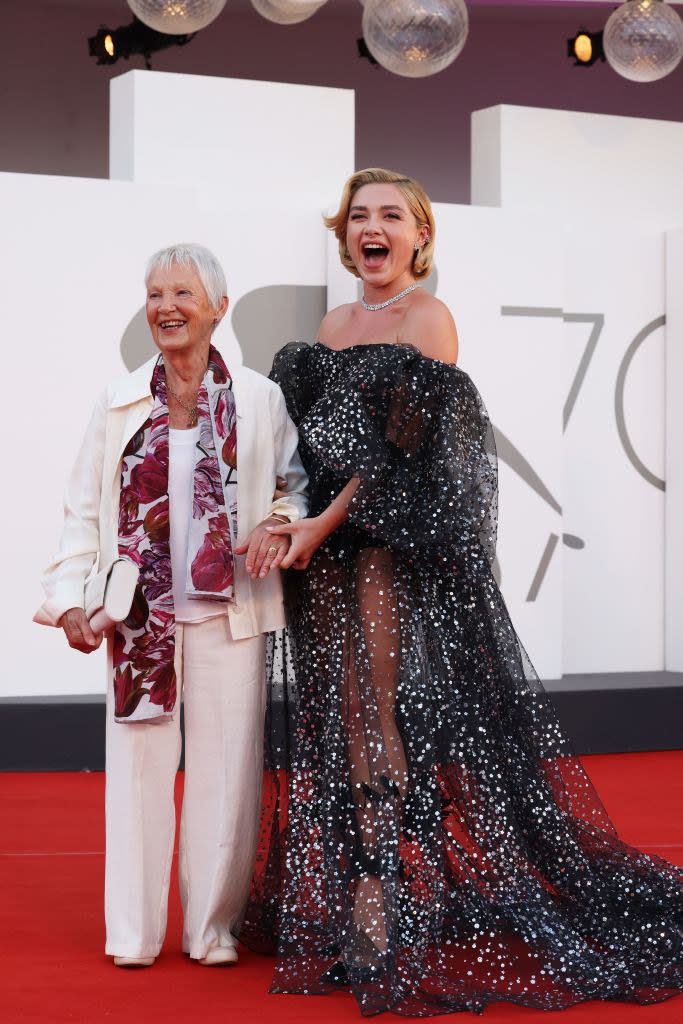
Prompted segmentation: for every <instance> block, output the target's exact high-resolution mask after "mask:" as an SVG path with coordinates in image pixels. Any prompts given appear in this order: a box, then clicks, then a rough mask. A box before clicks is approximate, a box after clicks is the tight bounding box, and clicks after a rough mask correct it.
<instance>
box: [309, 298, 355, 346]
mask: <svg viewBox="0 0 683 1024" xmlns="http://www.w3.org/2000/svg"><path fill="white" fill-rule="evenodd" d="M355 305H357V304H356V303H354V302H347V303H345V304H344V305H343V306H337V307H336V309H331V310H330V312H329V313H326V314H325V316H324V317H323V319H322V322H321V324H320V330H319V331H318V341H321V342H322V343H323V345H329V347H330V348H335V347H336V344H335V342H336V339H337V337H339V335H341V334H344V333H345V331H346V328H347V327H348V324H349V321H350V319H351V315H352V311H353V307H354V306H355Z"/></svg>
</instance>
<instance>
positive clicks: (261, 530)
mask: <svg viewBox="0 0 683 1024" xmlns="http://www.w3.org/2000/svg"><path fill="white" fill-rule="evenodd" d="M276 494H277V491H276ZM280 524H281V520H280V519H277V518H273V517H272V516H269V517H268V518H267V519H264V520H263V522H262V523H259V524H258V526H256V527H254V529H253V530H252V531H251V533H250V534H249V536H248V537H247V539H246V540H245V541H244V543H243V544H240V546H239V547H236V548H235V554H236V555H244V554H246V556H247V558H246V570H247V572H248V573H249V575H250V576H251V578H252V579H253V580H257V579H265V577H266V576H267V575H268V573H269V572H270V570H271V569H277V568H279V567H280V566H281V565H282V559H283V558H284V557H285V555H286V554H287V550H288V548H289V539H288V538H287V537H286V536H285V537H272V536H271V535H270V533H269V532H268V530H269V529H270V528H271V527H272V526H279V525H280ZM282 525H286V524H282Z"/></svg>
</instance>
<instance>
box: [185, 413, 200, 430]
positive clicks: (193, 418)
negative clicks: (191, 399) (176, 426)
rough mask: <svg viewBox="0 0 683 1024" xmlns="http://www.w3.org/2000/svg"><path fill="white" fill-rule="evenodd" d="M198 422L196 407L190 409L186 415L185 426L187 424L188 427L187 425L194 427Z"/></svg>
mask: <svg viewBox="0 0 683 1024" xmlns="http://www.w3.org/2000/svg"><path fill="white" fill-rule="evenodd" d="M198 422H199V417H198V415H197V410H196V409H190V410H189V411H188V417H187V426H188V428H189V427H196V426H197V423H198Z"/></svg>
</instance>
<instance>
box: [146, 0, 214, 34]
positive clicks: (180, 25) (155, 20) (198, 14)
mask: <svg viewBox="0 0 683 1024" xmlns="http://www.w3.org/2000/svg"><path fill="white" fill-rule="evenodd" d="M225 2H226V0H128V6H129V7H130V9H131V11H132V12H133V14H134V15H135V16H136V17H137V18H139V19H140V21H144V23H145V25H148V26H149V28H153V29H155V30H156V31H157V32H165V33H166V34H167V35H171V36H181V35H185V34H186V33H188V32H198V31H199V29H201V28H206V26H207V25H209V24H211V22H212V21H213V20H214V18H217V17H218V15H219V14H220V13H221V11H222V10H223V8H224V7H225Z"/></svg>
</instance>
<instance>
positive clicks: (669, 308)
mask: <svg viewBox="0 0 683 1024" xmlns="http://www.w3.org/2000/svg"><path fill="white" fill-rule="evenodd" d="M681 281H683V230H679V231H673V232H671V233H670V234H669V236H668V238H667V286H666V318H667V328H666V505H665V554H664V579H665V596H666V618H665V622H664V641H665V659H666V668H667V669H668V670H669V671H670V672H683V288H681Z"/></svg>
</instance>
